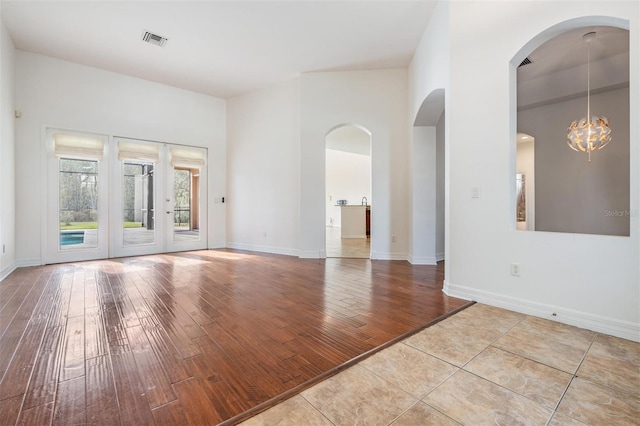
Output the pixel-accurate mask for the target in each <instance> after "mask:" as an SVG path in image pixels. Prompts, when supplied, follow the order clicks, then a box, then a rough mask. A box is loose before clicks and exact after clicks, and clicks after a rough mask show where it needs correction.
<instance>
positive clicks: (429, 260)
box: [408, 256, 438, 265]
mask: <svg viewBox="0 0 640 426" xmlns="http://www.w3.org/2000/svg"><path fill="white" fill-rule="evenodd" d="M408 260H409V263H411V264H412V265H436V264H437V263H438V261H437V259H436V258H435V257H428V256H423V257H419V256H416V257H413V256H409V259H408Z"/></svg>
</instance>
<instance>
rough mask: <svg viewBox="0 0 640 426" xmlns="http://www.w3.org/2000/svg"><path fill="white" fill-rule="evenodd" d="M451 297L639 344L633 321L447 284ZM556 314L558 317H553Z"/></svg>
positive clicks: (638, 328) (638, 326)
mask: <svg viewBox="0 0 640 426" xmlns="http://www.w3.org/2000/svg"><path fill="white" fill-rule="evenodd" d="M442 291H444V292H445V293H446V294H447V295H448V296H452V297H458V298H460V299H465V300H475V301H476V302H479V303H485V304H487V305H492V306H497V307H499V308H504V309H509V310H511V311H515V312H520V313H523V314H527V315H533V316H536V317H540V318H545V319H549V320H552V321H557V322H561V323H563V324H569V325H573V326H576V327H580V328H586V329H587V330H592V331H596V332H598V333H604V334H609V335H611V336H616V337H621V338H623V339H628V340H633V341H635V342H640V324H637V323H633V322H630V321H622V320H618V319H614V318H608V317H603V316H601V315H595V314H590V313H588V312H582V311H576V310H573V309H568V308H563V307H560V306H554V305H549V304H544V303H538V302H531V301H528V300H524V299H519V298H516V297H510V296H504V295H501V294H497V293H491V292H488V291H482V290H477V289H474V288H470V287H465V286H459V285H455V284H451V283H450V282H448V281H446V280H445V282H444V288H443V290H442ZM553 314H555V315H553Z"/></svg>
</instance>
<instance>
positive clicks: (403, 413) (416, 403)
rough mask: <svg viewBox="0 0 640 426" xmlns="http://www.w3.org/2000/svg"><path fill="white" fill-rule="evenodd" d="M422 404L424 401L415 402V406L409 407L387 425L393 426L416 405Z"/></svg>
mask: <svg viewBox="0 0 640 426" xmlns="http://www.w3.org/2000/svg"><path fill="white" fill-rule="evenodd" d="M420 403H422V399H420V398H419V399H418V400H417V401H416V402H414V403H413V404H411V405H410V406H409V408H407V409H406V410H404V411H403V412H401V413H400V414H398V415H397V416H396V417H394V418H393V419H392V420H391V421H390V422H389V423H387V426H391V425H392V424H393V423H394V422H396V421H397V420H398V419H399V418H400V417H402V416H404V415H405V414H406V413H407V412H408V411H409V410H411V409H412V408H413V407H415V406H416V405H418V404H420Z"/></svg>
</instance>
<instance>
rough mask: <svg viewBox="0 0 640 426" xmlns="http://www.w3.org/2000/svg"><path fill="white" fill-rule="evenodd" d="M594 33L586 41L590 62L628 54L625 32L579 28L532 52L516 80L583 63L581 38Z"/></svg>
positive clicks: (584, 61) (584, 54) (585, 59)
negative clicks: (594, 35) (529, 62)
mask: <svg viewBox="0 0 640 426" xmlns="http://www.w3.org/2000/svg"><path fill="white" fill-rule="evenodd" d="M589 32H595V33H596V37H595V39H593V40H592V41H591V42H590V47H589V49H590V53H589V55H590V57H591V62H597V61H598V60H601V59H606V58H611V57H613V56H616V55H619V54H621V53H628V52H629V31H627V30H624V29H622V28H616V27H604V26H595V27H583V28H577V29H574V30H571V31H567V32H565V33H562V34H559V35H557V36H555V37H554V38H552V39H551V40H549V41H548V42H546V43H544V44H542V45H541V46H540V47H538V48H537V49H536V50H534V51H533V52H532V53H531V54H530V55H529V56H528V58H529V59H530V60H531V62H532V63H531V64H529V65H525V66H523V67H520V68H518V80H530V79H533V78H537V77H540V76H543V75H547V74H552V73H556V72H558V71H563V70H567V69H571V68H576V67H578V66H581V65H584V64H586V63H587V43H585V42H584V40H583V36H584V35H585V34H587V33H589Z"/></svg>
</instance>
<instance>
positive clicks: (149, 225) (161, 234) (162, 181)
mask: <svg viewBox="0 0 640 426" xmlns="http://www.w3.org/2000/svg"><path fill="white" fill-rule="evenodd" d="M113 145H114V148H115V153H114V158H113V160H114V161H113V162H114V167H113V168H112V170H113V173H114V177H113V179H112V182H113V186H114V189H115V190H114V191H112V194H117V195H116V196H115V197H112V199H111V202H112V203H113V209H112V213H111V218H112V220H111V223H112V224H113V231H112V233H111V237H112V244H111V246H112V256H114V257H119V256H133V255H141V254H151V253H163V252H173V251H183V250H198V249H204V248H206V246H207V242H206V241H207V239H206V235H207V221H206V181H207V178H206V172H207V171H206V167H205V159H206V150H205V149H202V148H195V147H184V146H178V145H170V144H162V143H157V142H149V141H140V140H131V139H124V138H115V139H114V144H113ZM201 218H203V219H204V220H201Z"/></svg>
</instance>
